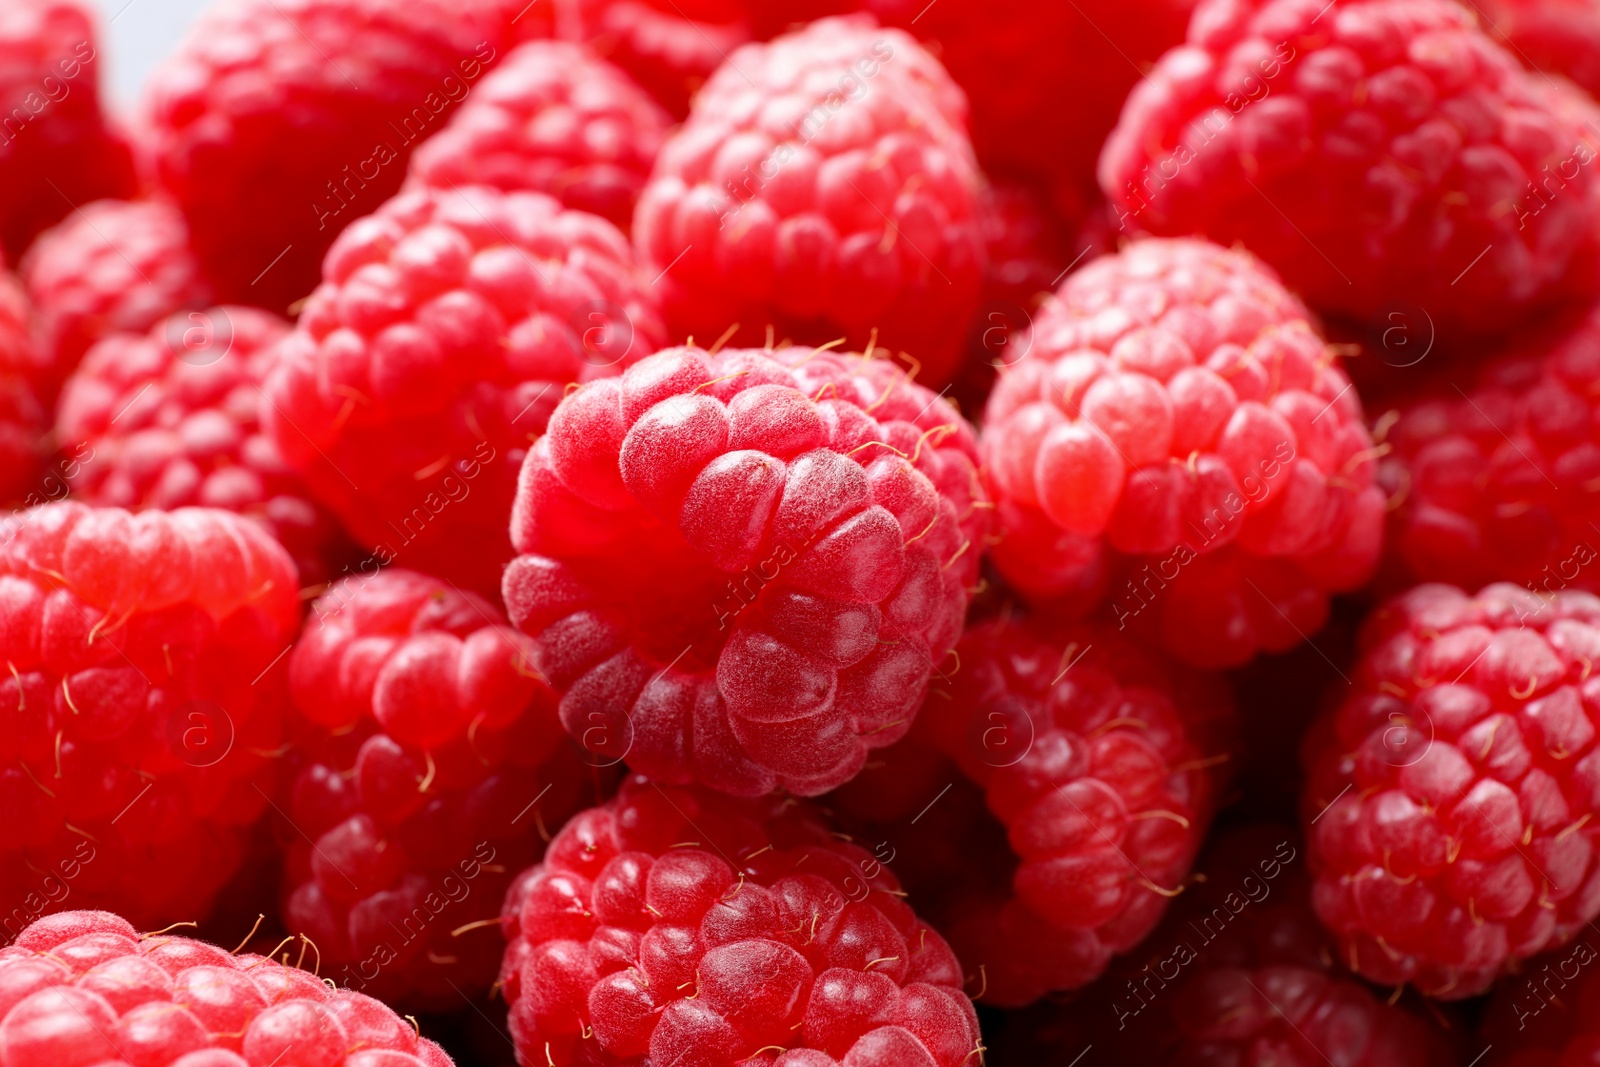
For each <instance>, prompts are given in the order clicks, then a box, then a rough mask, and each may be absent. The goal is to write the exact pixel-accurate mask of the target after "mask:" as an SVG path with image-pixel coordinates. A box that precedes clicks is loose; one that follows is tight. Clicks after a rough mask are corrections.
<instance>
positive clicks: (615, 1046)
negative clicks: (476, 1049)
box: [501, 776, 981, 1067]
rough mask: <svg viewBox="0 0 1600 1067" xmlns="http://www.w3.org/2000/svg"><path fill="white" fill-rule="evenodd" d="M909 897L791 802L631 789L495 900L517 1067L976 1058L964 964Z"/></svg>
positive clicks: (880, 1065)
mask: <svg viewBox="0 0 1600 1067" xmlns="http://www.w3.org/2000/svg"><path fill="white" fill-rule="evenodd" d="M903 896H904V894H903V893H902V892H901V891H900V884H899V882H898V881H896V880H895V877H894V875H893V874H892V873H891V872H890V871H889V869H888V868H887V867H885V866H883V864H882V863H880V862H879V861H878V860H877V859H875V858H874V857H873V856H872V854H871V853H869V852H867V851H866V850H865V849H862V848H859V847H857V846H855V845H852V844H849V843H847V842H845V841H842V840H840V839H839V838H838V837H837V836H836V835H834V834H832V833H830V832H829V830H828V828H827V826H826V825H825V824H824V823H823V822H822V820H821V818H820V817H819V815H818V814H817V813H816V812H815V811H814V810H813V809H811V808H810V807H809V806H808V805H807V804H806V803H805V802H803V801H796V800H794V799H792V798H791V799H781V798H777V797H766V798H762V799H758V800H734V799H731V798H729V797H726V796H722V795H720V794H716V793H712V792H710V791H707V790H702V789H699V788H694V787H681V786H660V785H657V784H656V783H654V782H651V781H649V780H647V779H645V778H643V777H640V776H634V777H630V778H629V779H628V780H627V781H625V782H624V783H623V786H622V789H621V792H620V793H618V795H617V797H616V798H615V799H614V800H612V801H611V802H610V803H609V804H607V805H605V806H604V807H601V808H594V809H592V810H590V811H586V812H584V813H582V814H580V815H579V816H577V817H576V818H575V819H573V820H572V821H571V822H570V823H568V824H567V826H566V828H565V829H563V830H562V831H561V833H560V834H558V835H557V836H556V839H555V840H554V841H552V842H551V844H550V849H549V851H548V853H547V854H546V856H545V861H544V862H543V863H542V864H540V865H539V866H537V867H534V868H531V869H530V870H528V871H525V872H523V874H522V875H521V876H519V877H518V878H517V880H516V882H515V883H514V885H513V886H512V889H511V891H510V893H508V894H507V895H506V903H505V909H504V911H503V912H502V913H501V924H502V926H503V927H504V929H505V932H506V937H507V939H508V940H509V941H510V945H509V946H508V948H507V949H506V955H505V962H504V964H503V965H502V970H501V981H502V983H503V989H504V991H505V995H506V999H507V1000H508V1001H509V1002H510V1004H511V1034H512V1037H513V1039H514V1041H515V1043H516V1046H517V1054H518V1060H519V1062H521V1063H524V1064H529V1065H532V1064H540V1063H575V1062H581V1063H585V1064H592V1065H594V1067H622V1065H624V1064H639V1063H652V1064H667V1063H672V1064H694V1065H695V1067H733V1065H735V1064H738V1065H741V1067H838V1065H840V1064H841V1063H842V1064H849V1065H850V1067H962V1065H964V1064H970V1063H972V1062H973V1061H974V1059H976V1058H977V1057H978V1056H980V1055H981V1051H980V1043H979V1038H978V1021H977V1017H976V1015H975V1013H974V1011H973V1008H972V1003H971V1001H969V1000H968V999H967V997H966V995H965V994H964V993H962V991H961V971H960V968H959V966H958V965H957V963H956V960H955V956H954V955H952V954H951V952H950V949H949V947H948V946H946V945H945V943H944V940H943V938H941V937H940V936H939V934H938V933H937V932H936V931H934V930H933V929H932V928H931V927H929V926H928V925H927V924H925V923H923V922H922V921H921V920H920V919H919V918H918V917H917V916H916V914H915V913H914V912H913V911H912V910H911V908H910V907H909V906H908V905H907V904H906V902H905V900H904V899H902V898H903Z"/></svg>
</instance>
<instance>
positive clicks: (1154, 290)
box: [983, 240, 1383, 666]
mask: <svg viewBox="0 0 1600 1067" xmlns="http://www.w3.org/2000/svg"><path fill="white" fill-rule="evenodd" d="M1027 343H1028V345H1029V347H1028V349H1027V355H1026V356H1025V357H1024V358H1022V359H1020V360H1018V361H1017V362H1016V364H1015V365H1013V366H1011V367H1010V368H1008V369H1006V370H1004V371H1003V372H1002V374H1001V376H1000V381H999V383H998V384H997V385H996V386H995V391H994V393H993V395H992V396H991V397H990V398H989V405H988V408H987V411H986V415H985V427H984V442H983V444H984V456H985V460H986V465H987V467H988V470H989V471H990V474H991V477H992V478H993V482H994V487H995V493H996V496H997V498H998V503H999V514H1000V522H1001V525H1002V527H1003V529H1004V530H1005V539H1004V540H1003V541H1001V543H1000V544H999V545H998V546H996V548H995V552H994V557H993V558H994V560H995V563H996V564H997V565H998V566H999V568H1000V570H1001V572H1002V573H1003V574H1004V575H1005V576H1006V578H1007V580H1008V581H1010V582H1011V583H1012V584H1013V585H1014V586H1016V587H1017V588H1018V589H1019V590H1020V591H1021V592H1022V593H1023V594H1024V595H1026V596H1029V597H1031V598H1034V599H1037V600H1052V599H1063V598H1065V599H1076V600H1084V601H1090V602H1092V601H1096V600H1099V599H1101V598H1103V597H1104V596H1105V592H1104V590H1105V587H1107V586H1111V587H1112V588H1111V589H1110V599H1111V610H1112V611H1113V613H1114V614H1115V616H1116V618H1117V620H1118V624H1119V626H1122V627H1127V626H1129V625H1131V624H1135V623H1137V624H1138V625H1139V626H1140V627H1147V628H1148V629H1149V631H1150V632H1152V633H1154V634H1156V635H1158V636H1159V637H1160V639H1161V640H1162V641H1163V642H1164V643H1165V644H1166V645H1167V647H1168V648H1170V649H1171V650H1172V651H1173V652H1174V653H1175V654H1177V655H1178V656H1179V657H1180V658H1183V659H1185V660H1187V661H1189V662H1191V663H1195V664H1198V665H1202V666H1234V665H1237V664H1240V663H1243V662H1244V661H1246V660H1248V659H1249V658H1250V657H1251V656H1252V655H1254V654H1255V653H1256V652H1257V651H1258V650H1260V649H1263V648H1265V649H1269V650H1274V651H1282V650H1284V649H1287V648H1290V647H1293V646H1294V645H1295V644H1297V643H1299V642H1300V641H1301V640H1303V639H1304V638H1305V635H1306V634H1309V633H1313V632H1315V631H1316V630H1317V629H1318V628H1319V627H1320V626H1321V625H1322V623H1323V621H1324V619H1325V618H1326V616H1327V607H1328V594H1329V593H1332V592H1339V591H1343V590H1347V589H1354V588H1356V587H1358V586H1360V585H1362V584H1363V583H1364V582H1365V581H1366V579H1367V578H1368V577H1369V576H1370V575H1371V573H1372V569H1373V567H1374V565H1375V564H1376V562H1377V558H1378V552H1379V548H1380V542H1381V540H1382V537H1381V534H1382V522H1383V493H1382V492H1381V491H1380V490H1379V489H1378V488H1377V487H1376V486H1374V485H1373V484H1372V477H1373V474H1372V471H1373V465H1372V462H1371V460H1372V456H1373V452H1372V447H1371V446H1372V441H1371V439H1370V438H1369V437H1368V435H1367V431H1366V427H1365V426H1364V425H1363V424H1362V421H1361V405H1360V401H1359V400H1358V399H1357V397H1356V395H1355V393H1354V392H1353V391H1352V390H1351V388H1350V382H1349V379H1347V378H1346V377H1345V375H1344V372H1343V371H1342V370H1340V369H1339V368H1338V367H1337V366H1336V365H1335V361H1334V357H1333V354H1332V350H1331V349H1330V348H1329V347H1328V346H1327V345H1326V344H1324V342H1323V341H1322V339H1321V338H1320V337H1319V336H1318V335H1317V333H1316V331H1315V329H1314V328H1313V326H1312V325H1311V323H1310V321H1309V320H1308V318H1307V315H1306V312H1305V309H1304V308H1303V307H1301V305H1300V303H1299V301H1297V300H1296V299H1295V298H1294V297H1293V296H1291V295H1290V294H1289V293H1288V292H1287V291H1285V290H1284V288H1283V286H1282V285H1280V284H1279V282H1278V280H1277V279H1276V278H1275V277H1273V276H1272V274H1271V273H1270V272H1269V271H1267V270H1266V269H1265V268H1264V267H1262V265H1261V264H1260V263H1259V262H1258V261H1256V260H1255V259H1253V258H1252V257H1250V256H1249V255H1248V254H1245V253H1242V252H1233V251H1227V250H1224V249H1221V248H1218V247H1216V246H1214V245H1210V244H1206V243H1205V242H1203V241H1191V240H1146V241H1139V242H1135V243H1134V244H1132V245H1130V246H1128V248H1127V249H1125V250H1124V251H1123V252H1121V253H1120V254H1118V255H1115V256H1105V257H1102V258H1101V259H1098V260H1095V261H1094V262H1093V263H1090V264H1089V265H1088V266H1086V267H1084V268H1083V269H1082V270H1079V271H1077V272H1076V273H1074V274H1073V275H1072V276H1070V277H1069V278H1068V279H1067V280H1066V282H1065V283H1063V284H1062V286H1061V288H1060V290H1058V291H1057V293H1056V294H1055V297H1054V299H1053V300H1051V301H1049V302H1048V303H1047V304H1046V306H1045V307H1044V308H1043V309H1042V310H1041V311H1040V313H1039V314H1038V315H1037V316H1035V317H1034V324H1033V333H1032V337H1031V339H1029V340H1028V342H1027ZM1169 586H1170V588H1169Z"/></svg>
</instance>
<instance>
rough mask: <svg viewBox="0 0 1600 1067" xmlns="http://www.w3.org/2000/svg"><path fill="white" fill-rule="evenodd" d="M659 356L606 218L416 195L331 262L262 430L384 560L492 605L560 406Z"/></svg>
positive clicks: (277, 371) (516, 198) (433, 193)
mask: <svg viewBox="0 0 1600 1067" xmlns="http://www.w3.org/2000/svg"><path fill="white" fill-rule="evenodd" d="M662 341H663V330H662V327H661V324H660V320H659V317H658V313H657V310H656V307H655V304H654V302H653V298H652V295H651V292H650V290H649V289H648V287H647V286H646V285H645V284H644V283H643V282H642V281H641V280H640V279H639V277H638V275H637V273H636V271H635V266H634V261H633V257H632V253H631V252H630V250H629V248H628V244H627V241H626V239H625V238H624V237H623V236H622V235H621V234H620V233H618V232H617V230H616V228H615V227H614V226H612V225H611V224H610V223H608V222H606V221H605V220H604V219H601V218H598V217H596V216H593V215H589V214H586V213H584V212H579V211H567V210H565V209H563V208H562V207H561V205H560V204H558V203H557V202H556V201H555V200H553V199H551V198H550V197H547V196H544V195H543V194H540V193H526V192H521V193H502V192H499V191H497V190H493V189H489V188H484V187H470V188H462V189H459V190H452V191H441V190H431V189H415V190H411V191H408V192H405V193H402V194H400V195H399V196H397V197H396V198H395V199H393V200H391V201H389V203H387V204H385V205H384V206H383V207H382V208H381V209H380V210H379V211H378V212H377V213H376V214H374V215H371V216H369V217H367V218H365V219H361V220H360V221H358V222H357V223H355V224H354V225H353V226H351V227H350V229H348V230H347V231H345V233H343V234H342V235H340V238H339V240H338V241H337V242H336V243H335V244H334V246H333V248H332V249H331V250H330V251H329V253H328V260H327V264H326V266H325V272H324V277H323V283H322V285H321V286H319V287H318V289H317V291H316V292H315V293H314V294H313V295H312V297H311V300H310V302H309V303H308V304H307V305H306V309H305V312H304V313H303V314H302V315H301V317H300V321H299V324H298V326H297V328H296V330H295V332H294V333H293V334H291V335H290V337H289V338H288V339H287V340H286V341H284V343H283V344H282V345H280V346H279V347H278V348H277V349H276V351H275V352H274V355H273V360H274V364H275V365H274V368H273V370H272V373H271V374H270V376H269V377H268V380H267V385H266V389H265V396H266V401H265V403H264V405H263V407H262V419H263V421H264V423H265V425H266V427H267V430H268V433H269V435H270V436H271V438H272V440H273V441H274V443H276V444H277V446H278V449H279V451H280V452H281V453H282V454H283V456H284V458H285V459H286V460H287V461H288V463H289V465H290V466H291V467H293V468H294V469H295V470H297V471H299V472H300V474H301V475H302V476H303V477H304V478H305V480H306V483H307V484H308V485H310V486H311V489H312V491H313V492H314V493H315V494H316V495H317V497H318V499H320V500H321V501H322V502H323V503H325V504H326V505H327V506H328V507H329V508H331V509H332V510H333V512H334V513H335V514H336V515H338V516H339V517H340V519H341V520H342V521H343V522H344V524H345V526H346V528H347V529H349V530H350V532H351V533H352V534H353V535H354V536H355V537H356V539H357V540H358V541H360V542H361V543H362V544H364V545H365V546H367V547H368V548H369V549H371V550H372V552H373V556H374V558H375V559H376V560H377V562H378V563H380V564H384V565H387V564H389V563H390V562H394V561H398V562H399V563H400V564H402V565H403V566H407V567H412V568H415V569H419V570H424V571H427V572H428V573H431V574H436V575H439V576H441V577H444V578H448V579H450V580H452V581H455V582H458V583H461V584H463V585H466V586H469V587H471V588H474V589H477V590H478V591H480V592H485V593H492V592H493V591H494V590H496V589H498V588H499V584H500V569H501V567H502V566H503V565H504V564H505V562H506V561H507V560H509V559H510V558H511V555H512V552H511V544H510V542H509V540H508V539H507V534H506V515H507V514H508V513H509V512H510V510H511V499H512V495H513V493H514V491H515V487H516V479H517V469H518V468H519V467H520V466H521V463H522V457H523V455H524V454H525V452H526V450H527V448H528V445H529V443H530V442H531V441H532V440H533V439H534V438H536V437H538V436H539V434H541V433H542V432H543V431H544V428H545V423H546V422H547V421H548V419H549V418H550V413H551V412H552V411H554V410H555V407H556V404H557V403H558V402H559V401H560V400H561V396H562V390H563V389H564V388H565V387H566V385H567V384H568V383H569V382H575V381H576V382H584V381H589V380H591V379H594V378H599V377H603V376H608V375H615V374H617V373H619V372H620V371H621V370H622V369H623V368H624V367H626V366H628V365H629V364H630V363H633V362H636V361H638V360H639V359H641V358H642V357H644V356H646V355H648V354H649V353H651V352H653V351H655V350H656V348H657V347H659V346H660V344H661V343H662Z"/></svg>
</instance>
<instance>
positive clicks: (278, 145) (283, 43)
mask: <svg viewBox="0 0 1600 1067" xmlns="http://www.w3.org/2000/svg"><path fill="white" fill-rule="evenodd" d="M504 32H505V28H504V24H503V22H502V20H501V19H500V18H498V17H496V14H495V13H493V12H491V11H490V10H489V8H488V5H486V4H482V3H466V4H453V3H449V2H447V0H416V2H415V3H407V4H404V5H397V4H394V3H391V2H390V0H223V2H221V3H218V4H216V5H215V6H213V7H212V8H210V9H209V10H208V11H207V12H206V13H205V15H204V16H203V17H202V18H200V19H199V20H198V21H197V22H196V23H195V24H194V26H193V28H192V29H191V30H190V32H189V35H188V37H187V38H186V39H185V40H184V42H183V43H182V44H181V45H180V46H179V47H178V49H177V51H176V52H175V53H174V54H173V55H172V56H170V57H169V58H167V59H166V60H165V61H164V62H163V63H162V64H161V65H160V66H158V67H157V68H156V69H155V70H154V71H153V72H152V74H151V76H150V80H149V82H148V84H147V85H146V88H145V104H144V109H145V124H146V126H147V128H148V131H149V140H150V144H149V154H150V157H151V162H152V166H153V169H154V171H155V175H156V177H157V179H158V180H159V181H160V183H161V186H162V188H163V189H164V190H165V191H166V193H167V194H169V195H170V196H171V197H172V199H173V200H174V201H175V202H176V203H177V204H178V206H179V207H180V208H182V210H183V213H184V216H185V217H186V218H187V219H188V223H189V230H190V233H191V235H192V237H193V242H194V249H195V252H196V253H197V254H198V255H199V257H200V261H201V263H203V264H204V265H205V268H206V272H207V274H208V276H209V277H210V279H211V281H212V282H213V283H214V284H215V285H216V297H217V298H218V299H219V300H222V301H224V302H227V303H240V304H253V305H255V306H257V307H263V308H266V309H268V310H270V311H274V312H277V313H279V314H285V313H287V312H288V310H289V308H290V305H291V304H293V303H294V302H295V301H297V300H299V299H300V298H302V297H304V296H305V295H306V294H307V293H309V292H311V290H312V289H313V288H314V287H315V286H316V284H317V272H318V267H319V265H320V264H321V263H322V257H323V254H324V253H325V252H326V251H327V250H328V247H329V245H330V244H332V242H333V240H334V238H335V237H336V236H338V234H339V232H340V231H341V230H343V229H344V228H345V227H346V226H348V225H349V224H350V223H351V222H352V221H354V220H355V219H357V218H360V217H361V216H363V215H366V214H368V213H370V212H371V211H373V210H374V209H375V208H377V207H378V205H380V204H382V203H383V202H384V201H385V200H386V199H388V198H389V197H390V196H392V195H394V193H395V191H396V190H398V189H399V188H400V185H401V182H402V181H403V180H404V178H405V173H406V161H407V159H408V158H409V157H410V154H411V151H412V149H413V148H415V147H416V145H417V144H418V143H419V142H420V140H421V139H422V138H425V137H427V136H429V135H431V134H433V133H436V132H438V130H439V129H441V128H442V127H443V126H444V124H445V122H446V121H447V120H448V118H449V115H450V112H451V110H452V109H453V108H454V106H455V104H456V103H458V102H459V101H461V100H462V99H464V98H465V97H466V96H467V94H468V93H469V92H470V91H471V89H472V86H473V84H474V82H476V81H477V79H479V78H481V77H482V76H483V75H484V73H485V72H486V71H487V70H488V69H489V67H490V66H491V65H492V64H493V62H494V60H495V59H496V58H498V56H499V53H500V52H501V51H503V50H504V48H505V46H506V45H505V39H504Z"/></svg>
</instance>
